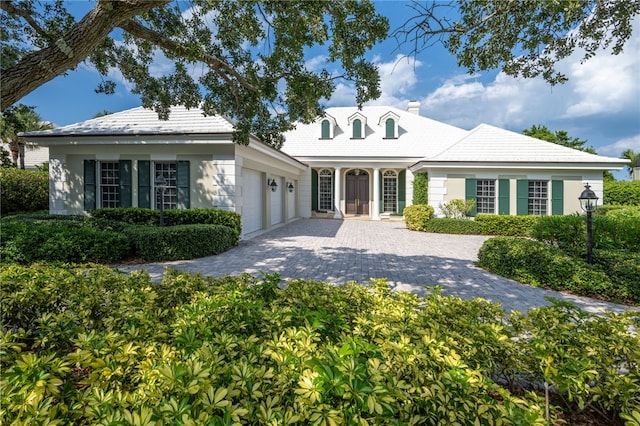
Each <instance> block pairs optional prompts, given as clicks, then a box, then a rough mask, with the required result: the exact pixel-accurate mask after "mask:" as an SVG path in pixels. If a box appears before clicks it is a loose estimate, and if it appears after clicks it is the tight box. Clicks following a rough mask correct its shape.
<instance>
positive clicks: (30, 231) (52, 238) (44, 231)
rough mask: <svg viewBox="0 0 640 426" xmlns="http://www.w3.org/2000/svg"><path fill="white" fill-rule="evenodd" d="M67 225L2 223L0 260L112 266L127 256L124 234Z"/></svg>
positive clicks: (78, 225)
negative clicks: (107, 264)
mask: <svg viewBox="0 0 640 426" xmlns="http://www.w3.org/2000/svg"><path fill="white" fill-rule="evenodd" d="M68 222H69V223H67V224H59V223H46V224H41V225H35V224H33V223H31V224H29V223H20V222H10V221H7V222H3V223H2V241H1V242H0V254H1V255H2V259H3V261H14V262H19V263H33V262H39V261H48V262H56V261H57V262H76V263H84V262H97V263H112V262H117V261H120V260H122V259H125V258H127V257H128V256H129V255H130V244H129V239H128V238H127V237H126V236H125V235H123V234H121V233H118V232H113V231H107V230H101V229H96V228H92V227H87V226H82V225H81V224H79V223H77V222H76V223H75V224H74V223H73V222H72V221H68ZM70 224H72V225H70Z"/></svg>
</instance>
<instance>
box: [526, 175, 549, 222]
mask: <svg viewBox="0 0 640 426" xmlns="http://www.w3.org/2000/svg"><path fill="white" fill-rule="evenodd" d="M527 181H528V182H527V214H528V215H529V216H550V215H551V180H549V179H527ZM530 182H544V183H545V184H546V191H547V196H546V197H545V198H544V200H545V201H546V206H545V207H546V208H545V214H544V215H541V214H535V213H530V212H529V200H531V199H532V198H530V197H529V183H530ZM537 199H538V198H536V200H537ZM539 199H542V198H539Z"/></svg>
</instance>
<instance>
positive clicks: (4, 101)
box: [0, 0, 169, 111]
mask: <svg viewBox="0 0 640 426" xmlns="http://www.w3.org/2000/svg"><path fill="white" fill-rule="evenodd" d="M168 2H169V0H162V1H152V0H123V1H109V0H103V1H98V3H97V5H96V6H95V7H94V8H93V9H91V11H90V12H89V13H87V14H86V15H85V17H84V18H82V19H81V20H80V22H78V23H77V24H76V25H75V26H74V27H73V28H72V29H71V30H70V31H69V32H68V33H67V34H65V36H64V37H63V38H61V39H59V40H57V41H56V43H55V44H52V45H50V46H47V47H45V48H44V49H41V50H37V51H34V52H31V53H29V54H28V55H26V56H24V57H23V58H22V60H21V61H20V62H18V63H17V64H15V65H14V66H12V67H10V68H8V69H7V70H5V71H4V72H3V73H2V75H1V76H0V111H4V110H5V109H6V108H7V107H9V106H11V105H13V104H14V103H16V102H17V101H19V100H20V99H21V98H22V97H23V96H25V95H27V94H29V93H31V92H32V91H33V90H35V89H36V88H38V87H40V86H42V85H43V84H44V83H46V82H48V81H50V80H52V79H53V78H55V77H57V76H58V75H60V74H62V73H64V72H65V71H68V70H70V69H73V68H74V67H76V66H77V65H78V64H79V63H80V62H82V61H83V60H84V59H85V58H86V57H87V56H89V55H90V54H91V53H92V52H93V51H95V49H96V48H97V47H98V46H99V45H100V43H101V42H102V41H103V40H104V39H105V38H106V37H107V36H108V35H109V33H110V32H111V31H112V30H113V29H114V28H115V27H117V26H118V24H119V23H121V22H124V21H126V20H128V19H130V18H132V17H134V16H136V15H138V14H140V13H141V12H144V11H146V10H149V9H152V8H154V7H159V6H163V5H164V4H165V3H168Z"/></svg>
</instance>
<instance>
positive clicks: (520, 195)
mask: <svg viewBox="0 0 640 426" xmlns="http://www.w3.org/2000/svg"><path fill="white" fill-rule="evenodd" d="M516 197H517V201H516V214H517V215H518V216H526V215H528V214H529V181H528V180H526V179H518V180H517V182H516Z"/></svg>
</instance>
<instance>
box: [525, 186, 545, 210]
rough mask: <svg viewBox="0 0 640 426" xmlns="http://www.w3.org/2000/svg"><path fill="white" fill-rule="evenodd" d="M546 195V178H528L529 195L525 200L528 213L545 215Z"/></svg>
mask: <svg viewBox="0 0 640 426" xmlns="http://www.w3.org/2000/svg"><path fill="white" fill-rule="evenodd" d="M548 197H549V191H548V182H547V181H546V180H530V181H529V196H528V201H527V205H528V208H527V210H528V214H530V215H543V216H544V215H546V214H547V199H548Z"/></svg>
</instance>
